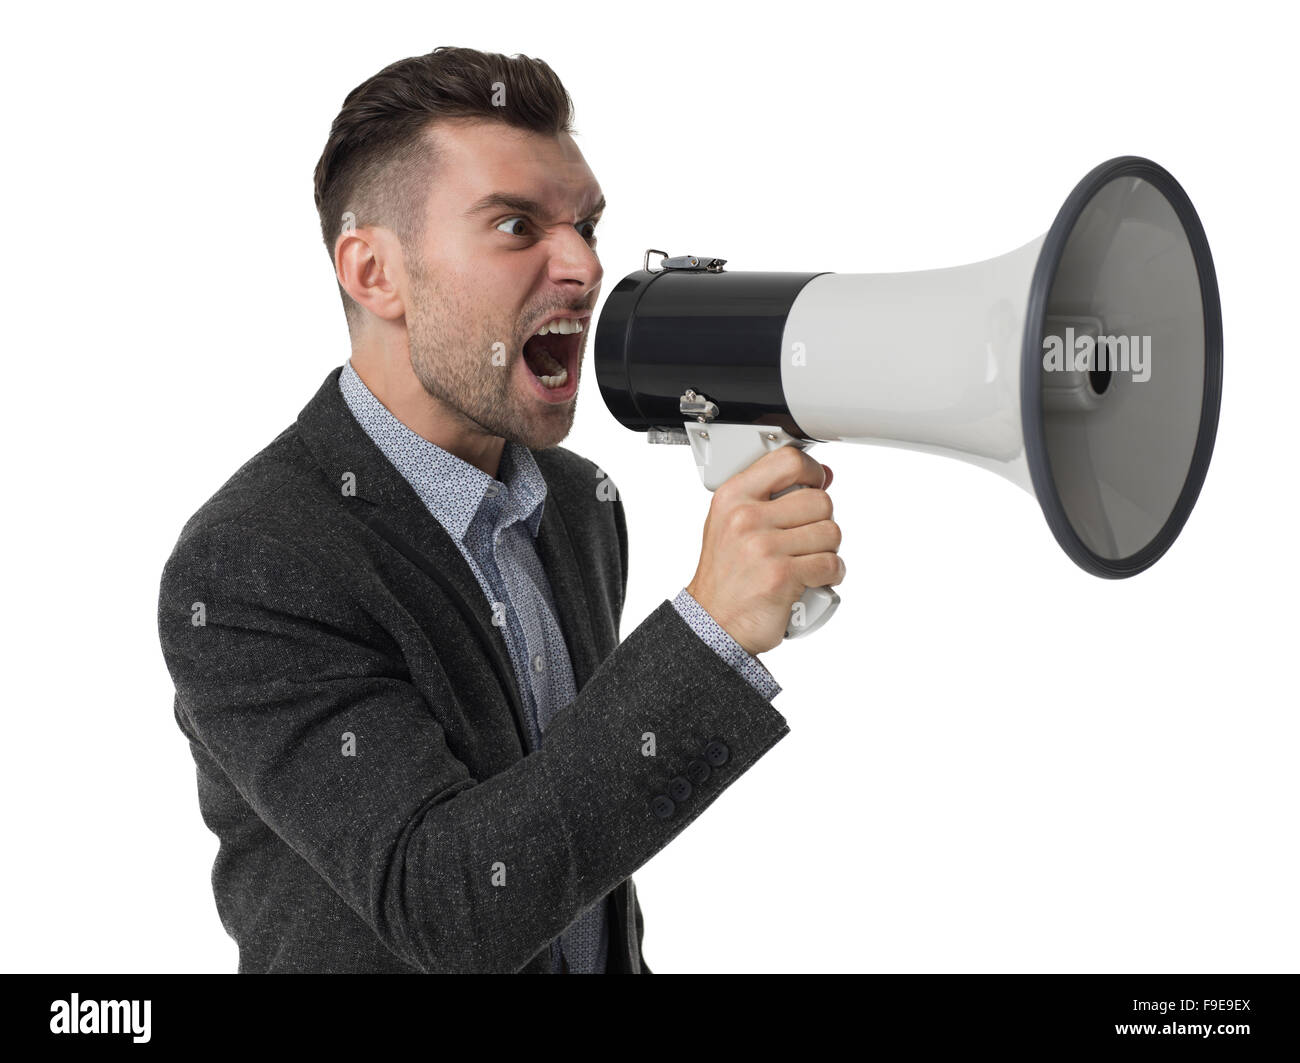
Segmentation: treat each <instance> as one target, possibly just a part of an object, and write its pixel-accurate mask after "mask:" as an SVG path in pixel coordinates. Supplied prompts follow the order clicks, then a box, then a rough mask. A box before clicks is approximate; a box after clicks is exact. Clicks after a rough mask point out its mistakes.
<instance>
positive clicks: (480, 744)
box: [159, 48, 844, 973]
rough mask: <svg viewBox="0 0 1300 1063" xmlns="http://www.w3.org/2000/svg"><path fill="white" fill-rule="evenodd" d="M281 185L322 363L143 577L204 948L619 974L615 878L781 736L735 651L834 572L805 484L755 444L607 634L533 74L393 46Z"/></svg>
mask: <svg viewBox="0 0 1300 1063" xmlns="http://www.w3.org/2000/svg"><path fill="white" fill-rule="evenodd" d="M316 202H317V208H318V210H319V211H320V215H321V224H322V234H323V236H324V239H325V245H326V248H327V250H328V251H329V253H330V255H331V258H332V261H333V264H334V269H335V275H336V278H337V280H338V283H339V290H340V293H341V296H342V298H343V304H344V309H345V312H346V316H347V321H348V326H349V334H350V338H351V346H352V356H351V359H350V361H349V363H348V364H347V365H346V366H343V367H340V368H336V369H334V370H333V371H332V372H331V373H330V374H329V375H328V377H327V378H326V379H325V382H324V384H323V385H322V386H321V388H320V390H319V391H318V393H317V394H316V396H315V397H314V398H313V399H312V400H311V401H310V402H309V403H308V404H307V406H306V407H305V408H304V409H303V410H302V412H301V413H300V414H299V416H298V419H297V421H296V422H295V424H294V425H292V426H291V427H289V428H288V429H286V430H285V431H284V432H283V433H281V434H280V435H279V436H278V437H277V438H276V439H275V440H274V441H273V442H272V443H271V444H270V445H269V446H267V447H266V448H265V449H264V450H262V451H261V452H260V453H259V454H257V455H256V456H255V457H254V458H253V459H252V460H251V461H249V462H248V463H247V464H245V465H244V466H243V467H242V468H241V469H240V470H239V471H238V472H236V473H235V475H234V476H233V477H232V478H231V479H230V480H229V481H228V482H227V483H226V484H225V485H224V486H223V487H222V488H221V489H220V490H219V491H218V492H217V493H216V494H215V495H214V496H213V497H212V498H211V499H209V501H208V502H206V503H205V504H204V505H203V506H202V507H201V508H200V510H199V511H198V512H197V513H196V514H195V515H194V516H193V517H192V518H191V519H190V521H189V522H188V523H187V524H186V526H185V528H184V530H183V531H182V533H181V536H180V540H179V542H178V543H177V545H176V547H175V549H174V551H173V553H172V555H171V557H170V558H169V560H168V562H167V565H166V568H165V570H164V573H163V579H162V586H161V591H160V597H159V631H160V637H161V641H162V646H163V651H164V656H165V658H166V661H167V665H168V668H169V670H170V672H171V675H172V677H173V680H174V682H175V685H176V701H175V710H174V711H175V718H176V722H177V724H178V725H179V726H180V728H181V730H182V732H183V733H184V734H185V735H186V737H187V738H188V740H189V742H190V748H191V752H192V754H193V756H194V760H195V763H196V767H197V773H198V787H199V799H200V807H201V810H202V813H203V816H204V819H205V822H206V823H207V825H208V827H209V828H210V829H211V830H212V831H214V832H215V833H216V834H217V836H218V838H219V839H220V842H221V846H220V851H219V854H218V856H217V859H216V863H215V865H214V867H213V871H212V882H213V889H214V892H215V895H216V902H217V908H218V911H219V913H220V916H221V919H222V922H223V924H224V926H225V927H226V930H227V931H228V932H229V933H230V935H231V936H232V937H233V938H234V939H235V940H236V941H237V942H238V945H239V954H240V959H239V970H240V971H241V972H271V971H329V972H361V971H371V972H473V971H483V972H525V973H558V972H574V973H598V972H599V973H649V970H648V968H647V966H646V962H645V958H644V956H643V955H642V953H641V941H642V937H643V921H642V917H641V910H640V905H639V904H638V902H637V900H636V895H635V889H634V885H633V883H632V879H631V877H630V876H631V874H632V872H633V871H635V870H636V869H637V868H638V867H640V866H641V865H642V864H644V863H645V862H646V861H647V860H649V859H650V857H652V856H653V855H654V854H655V853H657V852H658V851H659V850H660V849H662V848H663V847H664V846H665V845H667V844H668V843H669V842H670V841H671V840H672V839H673V838H674V837H676V836H677V834H679V833H680V832H681V831H682V830H683V829H684V828H685V827H686V825H687V824H688V823H690V822H691V821H692V820H694V819H695V817H697V816H698V815H699V814H700V813H701V812H702V811H703V810H704V809H705V808H707V807H708V806H709V805H710V804H712V802H713V801H714V800H716V798H717V796H718V795H719V794H720V793H721V792H722V790H724V789H725V788H726V787H727V786H729V785H730V784H731V783H732V782H733V781H735V779H736V778H737V777H738V776H739V775H740V774H741V773H742V772H744V771H745V770H746V769H748V768H749V767H750V766H751V765H752V764H754V762H755V761H756V760H757V759H758V758H759V757H760V756H762V755H763V753H765V752H766V751H767V750H768V749H769V748H771V746H772V745H773V744H774V743H776V742H777V741H778V740H780V738H781V737H783V736H784V735H785V734H786V732H787V731H788V727H787V724H786V721H785V719H784V718H783V717H782V715H781V714H780V713H779V712H777V711H776V710H775V709H774V708H773V707H772V705H771V698H772V697H773V696H774V695H775V694H776V693H777V692H778V691H779V689H780V688H779V687H778V686H777V684H776V683H775V681H774V680H773V679H772V677H771V676H770V675H769V674H768V672H767V670H766V669H765V668H764V667H763V666H762V664H761V663H760V662H759V661H758V659H757V657H756V654H758V653H760V652H762V651H764V650H767V649H770V648H771V647H773V646H775V645H777V644H778V643H779V642H780V641H781V637H782V633H783V632H784V629H785V625H786V621H787V618H788V616H789V613H790V609H791V606H792V603H793V602H794V601H795V600H797V599H798V598H799V596H800V595H801V594H802V593H803V590H804V589H805V587H808V586H820V585H824V584H828V583H837V582H839V581H840V580H841V579H842V578H843V572H844V569H843V565H842V563H841V562H840V561H839V558H838V556H837V554H836V553H835V551H836V549H837V548H838V546H839V529H838V528H837V527H836V525H835V524H834V522H833V521H832V520H831V519H830V518H831V506H830V499H829V496H828V495H827V494H826V493H825V491H824V490H823V489H822V488H823V487H824V485H825V484H827V483H829V477H830V473H829V470H826V469H825V468H824V467H823V466H821V465H819V464H818V463H817V462H815V461H813V460H812V459H811V458H809V457H807V456H806V455H804V454H802V453H800V452H799V451H797V450H796V449H795V448H783V449H782V450H781V451H778V452H777V453H774V454H769V455H766V456H765V457H764V458H763V459H762V460H760V461H758V462H755V463H754V464H753V465H752V466H750V468H749V469H747V470H745V471H743V472H742V473H740V474H738V475H737V476H735V477H733V478H732V480H730V481H729V482H728V483H727V484H725V485H724V486H723V488H722V489H720V490H719V491H718V492H716V493H715V495H714V498H713V502H712V505H711V509H710V513H709V518H708V521H707V523H706V526H705V530H704V541H703V547H702V551H701V555H700V563H699V567H698V569H697V571H696V573H695V577H694V579H693V580H692V582H691V583H690V584H689V585H688V586H687V587H686V588H684V589H683V590H682V591H681V592H680V593H678V594H677V596H676V597H675V598H674V599H673V600H671V601H670V600H668V599H665V600H664V602H663V603H662V604H661V605H660V606H659V607H658V608H657V609H656V610H655V611H654V612H653V613H652V614H651V615H650V616H649V617H647V618H646V619H645V620H644V621H643V622H642V623H641V625H640V626H639V627H638V628H637V629H636V630H635V631H634V632H633V633H632V634H631V635H630V636H629V637H628V638H627V639H626V640H624V641H623V642H622V644H621V645H620V644H619V641H618V634H619V624H620V618H621V614H622V607H623V598H624V593H625V590H626V586H627V561H628V558H627V555H628V543H627V528H626V522H625V518H624V514H623V506H622V503H621V502H620V501H619V500H618V497H617V492H615V491H613V490H612V485H610V484H609V482H608V480H607V479H606V478H605V477H604V476H603V473H602V472H601V471H600V470H599V469H598V468H597V466H596V465H595V464H593V463H592V462H590V461H588V460H587V459H585V458H582V457H579V456H578V455H577V454H574V453H573V452H571V451H569V450H566V449H564V448H562V447H559V446H558V445H557V444H558V443H559V442H560V440H562V439H563V438H564V437H565V436H566V435H567V433H568V431H569V429H570V427H571V425H572V423H573V416H574V406H575V401H576V393H577V383H578V379H579V377H580V374H581V362H582V355H583V352H584V350H585V345H586V341H587V337H588V336H589V335H590V325H591V314H592V311H593V309H594V307H595V304H596V300H597V297H598V294H599V290H600V284H601V279H602V271H601V267H600V263H599V260H598V259H597V257H596V253H595V250H594V245H595V241H596V237H595V229H596V225H597V223H598V222H599V219H600V215H601V211H602V209H603V196H602V195H601V191H600V188H599V186H598V185H597V183H596V181H595V179H594V177H593V175H592V174H591V171H590V170H589V169H588V167H587V165H586V162H585V161H584V160H583V157H582V155H581V153H580V152H579V151H578V149H577V147H576V145H575V144H574V141H573V138H572V136H571V135H570V101H569V98H568V95H567V93H566V92H565V90H564V88H563V86H562V85H561V84H560V82H559V80H558V78H557V77H556V76H555V74H554V73H553V72H552V71H551V70H550V68H549V67H548V66H547V65H546V64H545V63H542V62H540V61H537V60H532V59H528V58H525V57H522V56H516V57H512V58H507V57H505V56H502V55H491V54H484V53H481V52H476V51H473V50H470V49H461V48H440V49H437V50H436V51H434V52H433V53H431V54H429V55H427V56H420V57H415V58H412V59H407V60H404V61H402V62H399V63H395V64H393V65H392V66H390V67H388V68H387V69H385V70H383V71H381V72H380V73H379V74H377V75H375V76H374V77H373V78H371V79H369V80H368V81H366V82H365V83H363V84H362V85H360V86H359V87H358V88H356V89H354V90H353V91H352V92H351V93H350V94H349V95H348V97H347V99H346V101H345V103H344V106H343V109H342V111H341V112H340V113H339V115H338V117H337V118H336V119H335V121H334V124H333V126H332V128H331V131H330V136H329V140H328V143H327V144H326V147H325V150H324V152H323V153H322V156H321V159H320V162H319V164H318V166H317V169H316ZM539 333H541V334H542V335H540V336H538V334H539ZM534 337H537V338H534ZM795 483H802V484H805V485H806V486H807V487H809V488H810V489H809V490H802V491H794V492H791V493H790V494H788V495H786V496H784V497H782V498H780V499H775V500H772V499H771V498H770V496H771V495H772V494H773V493H775V492H777V491H780V490H782V489H783V488H785V487H788V486H790V485H792V484H795Z"/></svg>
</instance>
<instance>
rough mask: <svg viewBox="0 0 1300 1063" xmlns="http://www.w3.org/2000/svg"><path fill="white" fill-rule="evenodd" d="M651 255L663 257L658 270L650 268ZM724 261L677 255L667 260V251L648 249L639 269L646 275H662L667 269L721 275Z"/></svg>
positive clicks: (722, 259)
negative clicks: (699, 271) (700, 271)
mask: <svg viewBox="0 0 1300 1063" xmlns="http://www.w3.org/2000/svg"><path fill="white" fill-rule="evenodd" d="M651 255H661V256H663V260H662V261H661V262H660V263H659V268H658V269H651V268H650V256H651ZM726 261H727V260H726V259H725V258H701V257H700V256H698V255H678V256H677V257H675V258H669V257H668V252H667V251H656V250H655V249H654V248H650V249H648V250H647V251H646V253H645V257H644V258H643V259H642V260H641V268H642V269H644V270H645V271H646V272H647V273H662V272H664V270H668V269H685V270H704V271H705V272H706V273H721V272H722V267H723V266H724V265H725V264H726Z"/></svg>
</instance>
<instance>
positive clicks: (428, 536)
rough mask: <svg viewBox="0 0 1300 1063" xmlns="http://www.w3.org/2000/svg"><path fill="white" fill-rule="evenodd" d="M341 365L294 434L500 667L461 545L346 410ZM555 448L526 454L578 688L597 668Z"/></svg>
mask: <svg viewBox="0 0 1300 1063" xmlns="http://www.w3.org/2000/svg"><path fill="white" fill-rule="evenodd" d="M342 371H343V367H342V366H339V367H337V368H335V369H333V370H331V371H330V373H329V375H328V376H326V378H325V382H324V383H323V384H322V385H321V387H320V389H319V390H318V391H317V392H316V395H315V396H314V397H313V398H312V400H311V401H310V402H308V403H307V405H306V406H305V407H303V410H302V412H301V413H300V414H299V415H298V431H299V434H300V435H301V437H302V440H303V442H304V443H305V444H306V446H307V449H308V450H309V451H310V452H311V454H312V456H313V458H314V459H315V461H316V463H317V464H318V465H319V466H320V469H321V472H322V474H323V475H324V477H325V480H326V482H327V483H328V484H329V486H330V488H331V489H332V490H335V491H338V492H339V498H340V500H341V502H342V503H343V505H345V506H346V507H348V508H349V509H350V510H352V512H354V513H355V514H356V515H357V517H358V519H360V520H361V521H363V522H365V523H370V522H371V521H372V520H375V519H378V521H379V522H380V523H381V525H382V526H383V527H384V528H386V529H387V530H389V531H390V532H391V533H394V534H395V535H396V536H397V537H399V539H400V540H401V543H402V545H404V546H405V547H407V548H408V550H409V552H408V551H406V550H404V551H403V552H404V553H407V555H408V557H409V558H411V559H412V560H416V559H417V558H418V559H419V560H422V561H423V562H424V564H422V565H421V566H420V567H421V568H424V569H425V571H426V572H428V571H429V570H430V569H433V570H436V571H437V572H438V573H439V574H441V576H442V577H443V579H445V580H447V581H449V582H450V585H451V588H452V589H454V591H455V593H456V594H457V595H458V596H459V598H460V599H461V602H462V603H463V604H464V606H465V607H466V608H467V609H468V611H469V612H470V613H471V614H473V617H474V618H475V619H478V620H481V621H482V625H481V627H480V629H479V630H480V633H484V629H485V633H486V635H487V636H488V637H490V639H491V640H492V641H493V642H494V644H495V647H496V650H495V652H489V656H490V657H492V658H493V663H494V664H495V665H496V667H497V668H498V671H499V672H500V671H501V670H502V668H501V662H502V661H504V662H506V663H507V664H508V662H509V648H508V646H507V644H506V641H505V636H504V634H503V632H502V629H501V628H500V627H498V626H495V625H493V624H491V623H490V617H491V614H492V610H491V606H490V605H489V604H488V602H487V601H486V600H485V599H484V597H483V590H482V588H481V587H480V586H479V584H478V580H477V578H476V577H475V576H474V573H473V571H472V570H471V569H470V567H469V565H468V563H467V562H466V561H465V558H464V556H463V555H462V554H461V552H460V549H459V547H458V546H457V544H456V543H455V542H454V541H453V539H452V537H451V536H450V535H449V534H448V533H447V531H446V529H445V528H443V526H442V525H441V524H440V523H439V522H438V521H437V520H436V519H435V518H434V517H433V515H432V514H431V513H430V512H429V510H428V509H427V508H426V507H425V505H424V503H423V502H422V501H421V500H420V497H419V495H417V494H416V492H415V490H414V488H412V487H411V485H410V484H409V483H408V482H407V480H406V479H405V477H403V476H402V475H401V474H400V473H399V472H398V471H397V469H395V468H394V467H393V465H392V463H391V462H390V461H389V460H388V458H387V457H385V456H384V453H383V451H381V450H380V449H379V448H378V447H377V446H376V445H375V442H374V440H372V439H371V438H370V436H368V435H367V434H366V432H365V429H363V428H362V427H361V425H360V424H359V423H358V422H357V419H356V418H355V417H354V416H353V415H352V411H351V410H350V409H348V406H347V403H346V402H345V401H344V399H343V394H342V392H341V391H340V389H339V376H340V374H341V373H342ZM554 451H555V448H547V449H544V450H532V449H531V448H529V453H531V454H532V456H533V458H534V459H535V460H536V462H537V467H538V469H539V471H540V472H541V474H542V478H543V479H544V480H545V482H546V488H547V490H546V499H547V501H546V504H545V505H544V506H543V507H542V520H541V524H540V525H539V527H538V532H537V538H536V540H535V542H536V546H537V554H538V557H539V558H540V560H541V562H542V567H543V569H544V570H545V572H546V575H547V579H548V581H549V582H550V585H551V591H552V593H553V594H554V596H555V604H556V607H557V610H558V616H557V619H558V620H559V623H560V628H561V631H562V632H563V634H564V640H565V644H566V645H567V646H568V650H569V660H570V663H571V665H572V668H573V678H574V683H575V687H576V689H578V690H581V689H582V687H583V686H584V685H585V684H586V682H587V680H588V679H590V678H591V675H592V673H593V672H594V671H595V669H596V665H597V663H598V662H597V660H596V656H597V648H596V640H595V635H594V632H593V629H592V626H591V618H590V615H589V614H590V608H591V607H590V605H589V598H588V595H587V593H586V589H585V584H584V582H583V581H584V570H583V566H582V565H581V564H580V563H579V558H578V556H577V551H576V550H575V547H574V544H573V540H572V538H571V537H570V535H569V531H568V526H567V523H566V522H567V520H568V519H571V518H566V515H565V514H564V513H563V497H562V496H563V495H564V493H565V492H564V491H563V487H564V482H563V481H564V473H563V469H562V466H561V463H560V461H559V455H558V454H557V453H555V452H554ZM504 671H505V673H506V674H505V675H504V676H502V677H501V678H502V680H503V686H505V687H506V693H507V696H508V697H510V698H511V699H512V700H513V701H514V702H515V705H516V709H517V711H522V702H521V701H520V698H519V691H518V687H517V684H516V683H515V679H514V671H513V669H512V668H509V667H506V668H505V669H504ZM525 733H527V732H526V731H525Z"/></svg>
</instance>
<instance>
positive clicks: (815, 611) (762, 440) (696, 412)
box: [647, 388, 840, 639]
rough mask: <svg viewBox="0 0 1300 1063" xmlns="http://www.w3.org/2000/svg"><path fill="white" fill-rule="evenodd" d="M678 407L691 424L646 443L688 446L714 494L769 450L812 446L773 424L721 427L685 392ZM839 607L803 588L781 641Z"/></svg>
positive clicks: (807, 630)
mask: <svg viewBox="0 0 1300 1063" xmlns="http://www.w3.org/2000/svg"><path fill="white" fill-rule="evenodd" d="M678 408H679V409H680V411H681V413H682V415H683V416H684V417H693V418H694V420H688V421H685V422H684V425H685V427H684V428H677V427H675V426H667V425H665V426H661V427H658V428H655V429H651V430H650V431H649V432H648V433H647V438H648V439H649V441H650V442H651V443H687V444H689V445H690V447H691V450H692V452H693V453H694V455H695V466H696V469H697V471H698V472H699V474H700V481H701V482H702V483H703V484H704V486H705V487H706V488H708V490H710V491H716V490H717V489H718V488H719V487H721V486H722V485H723V484H724V483H726V482H727V480H729V479H730V478H731V477H732V476H734V475H735V474H736V473H738V472H740V471H741V470H742V469H747V468H748V467H749V466H750V465H752V464H753V463H754V462H756V461H757V460H758V459H759V458H761V457H762V456H763V455H764V454H766V453H768V452H769V451H773V450H776V449H777V448H779V447H787V446H788V447H798V448H799V449H800V450H806V449H808V447H810V446H812V444H813V441H812V440H807V439H799V438H797V437H795V436H792V435H790V434H789V433H788V432H786V431H785V430H784V429H782V428H777V427H774V426H772V425H759V424H723V423H720V422H718V421H717V420H716V418H717V417H718V414H719V411H718V407H717V405H716V404H715V403H713V402H711V401H709V399H708V398H707V397H706V396H704V395H697V394H696V393H695V392H694V391H693V390H691V389H689V388H688V389H687V390H686V391H685V392H684V393H683V394H682V397H681V400H680V401H679V403H678ZM807 486H808V485H807V484H792V485H791V486H790V487H787V488H785V489H784V490H781V491H778V492H776V494H774V495H772V497H773V498H780V497H781V496H782V495H785V494H789V493H790V492H791V491H796V490H798V489H799V488H801V487H807ZM839 604H840V596H839V595H838V594H836V593H835V591H834V590H833V589H832V588H830V587H808V588H807V589H806V590H805V591H804V592H803V595H802V596H801V597H800V598H799V600H798V601H797V602H795V603H794V606H793V607H792V608H791V610H790V623H789V624H788V625H786V629H785V637H786V638H788V639H795V638H800V637H802V636H804V635H810V634H812V633H813V632H814V631H816V630H817V629H818V628H819V627H821V626H822V625H823V624H824V623H826V621H827V620H829V619H830V618H831V614H832V613H834V612H835V609H836V607H837V606H838V605H839Z"/></svg>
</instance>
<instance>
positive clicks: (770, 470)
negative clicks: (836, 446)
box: [732, 445, 828, 502]
mask: <svg viewBox="0 0 1300 1063" xmlns="http://www.w3.org/2000/svg"><path fill="white" fill-rule="evenodd" d="M732 480H733V481H735V483H736V488H737V492H738V493H739V494H740V495H742V496H743V497H745V498H753V499H758V500H759V501H762V502H766V501H768V499H770V498H771V497H772V496H773V495H774V494H776V493H777V492H778V491H784V490H785V489H786V488H787V487H793V486H794V485H795V484H803V485H804V486H806V487H818V488H820V487H821V486H822V485H823V484H824V483H826V482H827V480H828V478H827V474H826V470H825V468H824V467H823V466H822V463H821V462H819V461H818V460H817V459H816V458H814V457H812V456H810V455H808V454H805V453H804V452H803V451H802V450H800V449H799V448H798V447H796V446H791V445H786V446H783V447H778V448H777V449H776V450H773V451H771V452H770V453H767V454H764V455H763V456H762V457H761V458H759V459H758V460H757V461H755V462H754V463H753V464H752V465H750V466H749V467H748V468H747V469H743V470H741V471H740V472H738V473H737V474H736V475H735V476H733V477H732Z"/></svg>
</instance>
